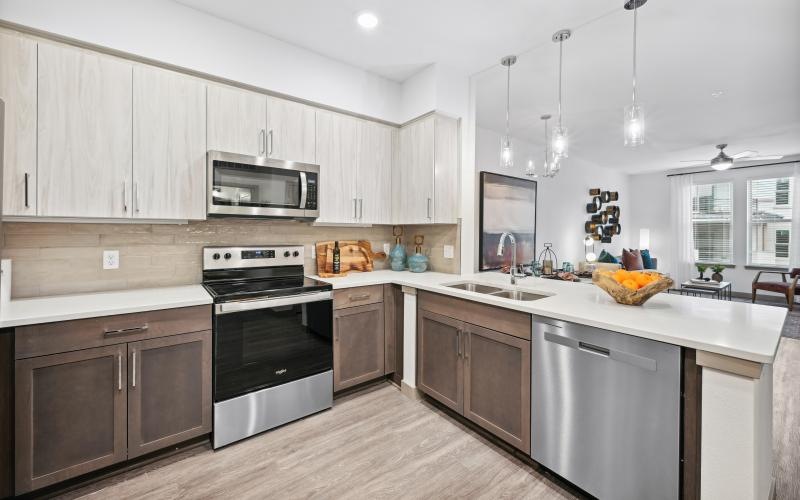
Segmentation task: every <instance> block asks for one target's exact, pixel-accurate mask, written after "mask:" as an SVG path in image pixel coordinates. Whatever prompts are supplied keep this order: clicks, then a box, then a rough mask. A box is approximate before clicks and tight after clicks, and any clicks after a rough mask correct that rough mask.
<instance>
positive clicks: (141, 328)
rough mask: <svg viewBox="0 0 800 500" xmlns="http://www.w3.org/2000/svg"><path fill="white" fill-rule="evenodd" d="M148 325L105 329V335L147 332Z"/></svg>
mask: <svg viewBox="0 0 800 500" xmlns="http://www.w3.org/2000/svg"><path fill="white" fill-rule="evenodd" d="M147 328H148V326H147V325H146V324H145V325H142V326H135V327H133V328H120V329H119V330H104V331H103V335H105V336H106V337H114V336H116V335H130V334H132V333H139V332H146V331H147Z"/></svg>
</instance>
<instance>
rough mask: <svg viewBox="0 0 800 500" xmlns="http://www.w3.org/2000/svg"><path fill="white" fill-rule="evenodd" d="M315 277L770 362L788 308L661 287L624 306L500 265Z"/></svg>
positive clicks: (589, 290) (592, 290)
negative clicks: (498, 291) (478, 288)
mask: <svg viewBox="0 0 800 500" xmlns="http://www.w3.org/2000/svg"><path fill="white" fill-rule="evenodd" d="M317 279H320V280H321V281H325V282H328V283H331V284H332V285H333V287H334V289H340V288H351V287H357V286H366V285H379V284H386V283H394V284H398V285H403V286H408V287H412V288H416V289H420V290H427V291H431V292H436V293H441V294H445V295H450V296H453V297H459V298H462V299H468V300H475V301H479V302H482V303H485V304H491V305H495V306H499V307H504V308H507V309H514V310H517V311H523V312H527V313H531V314H536V315H540V316H546V317H549V318H554V319H559V320H563V321H571V322H574V323H579V324H583V325H587V326H593V327H597V328H602V329H605V330H612V331H615V332H621V333H626V334H629V335H634V336H636V337H641V338H646V339H651V340H657V341H660V342H665V343H668V344H674V345H679V346H682V347H688V348H692V349H699V350H703V351H708V352H713V353H717V354H723V355H726V356H732V357H735V358H740V359H745V360H748V361H755V362H758V363H767V364H771V363H772V362H773V361H774V359H775V353H776V351H777V349H778V343H779V342H780V336H781V330H782V329H783V323H784V320H785V319H786V314H787V310H786V309H784V308H781V307H775V306H767V305H760V304H750V303H745V302H732V301H726V300H714V299H705V298H698V297H688V296H681V295H671V294H666V293H661V294H658V295H656V296H655V297H653V298H651V299H650V300H649V301H647V302H646V303H645V304H644V305H643V306H626V305H621V304H617V303H616V302H614V299H612V298H611V296H609V295H608V294H607V293H606V292H604V291H603V290H601V289H600V288H598V287H596V286H594V285H592V284H587V283H569V282H563V281H554V280H548V279H543V278H534V277H528V278H521V279H518V280H517V285H516V286H512V285H511V284H510V282H509V277H508V275H504V274H500V273H496V272H490V273H479V274H469V275H457V274H444V273H436V272H426V273H412V272H409V271H402V272H395V271H390V270H382V271H373V272H369V273H351V274H349V275H347V276H342V277H337V278H317ZM461 281H473V282H478V283H485V284H490V285H494V286H500V287H503V288H508V289H520V290H526V291H533V292H537V293H540V294H542V295H547V296H548V297H546V298H543V299H539V300H533V301H527V302H526V301H518V300H512V299H506V298H502V297H496V296H492V295H486V294H481V293H477V292H468V291H465V290H459V289H455V288H449V287H447V286H446V285H448V284H453V283H457V282H461Z"/></svg>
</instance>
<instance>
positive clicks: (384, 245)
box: [383, 243, 392, 255]
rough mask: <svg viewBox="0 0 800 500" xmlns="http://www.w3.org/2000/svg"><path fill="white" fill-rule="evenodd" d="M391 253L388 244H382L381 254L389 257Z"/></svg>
mask: <svg viewBox="0 0 800 500" xmlns="http://www.w3.org/2000/svg"><path fill="white" fill-rule="evenodd" d="M391 251H392V247H391V246H390V245H389V244H388V243H384V244H383V253H385V254H386V255H389V252H391Z"/></svg>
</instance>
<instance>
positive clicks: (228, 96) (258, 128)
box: [206, 85, 267, 156]
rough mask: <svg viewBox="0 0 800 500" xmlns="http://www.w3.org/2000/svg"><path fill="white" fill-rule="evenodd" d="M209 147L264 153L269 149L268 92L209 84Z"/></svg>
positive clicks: (247, 152) (242, 152)
mask: <svg viewBox="0 0 800 500" xmlns="http://www.w3.org/2000/svg"><path fill="white" fill-rule="evenodd" d="M207 103H208V108H207V110H208V119H207V136H206V137H207V139H208V149H210V150H214V151H224V152H226V153H239V154H243V155H251V156H264V155H266V152H267V96H265V95H263V94H256V93H255V92H248V91H246V90H240V89H235V88H233V87H224V86H221V85H209V86H208V97H207Z"/></svg>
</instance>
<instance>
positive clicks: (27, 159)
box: [0, 33, 37, 215]
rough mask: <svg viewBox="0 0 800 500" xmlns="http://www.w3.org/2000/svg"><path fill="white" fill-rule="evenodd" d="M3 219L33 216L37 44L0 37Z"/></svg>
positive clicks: (28, 40) (34, 200)
mask: <svg viewBox="0 0 800 500" xmlns="http://www.w3.org/2000/svg"><path fill="white" fill-rule="evenodd" d="M0 61H2V65H3V67H2V68H0V99H2V100H3V101H4V102H5V132H4V139H5V140H4V147H5V149H4V151H3V172H2V175H3V215H36V85H37V82H36V74H37V73H36V42H34V41H33V40H30V39H27V38H22V37H19V36H12V35H7V34H5V33H0Z"/></svg>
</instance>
